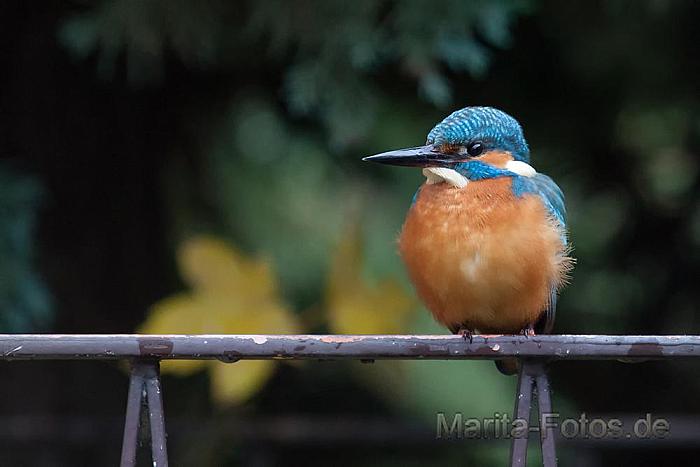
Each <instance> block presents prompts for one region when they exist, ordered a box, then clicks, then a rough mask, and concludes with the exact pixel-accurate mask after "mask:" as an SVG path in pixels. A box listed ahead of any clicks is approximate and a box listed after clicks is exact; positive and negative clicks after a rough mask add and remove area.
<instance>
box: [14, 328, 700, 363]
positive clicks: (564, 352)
mask: <svg viewBox="0 0 700 467" xmlns="http://www.w3.org/2000/svg"><path fill="white" fill-rule="evenodd" d="M506 357H520V358H527V357H531V358H549V359H560V360H606V359H607V360H623V361H627V360H630V361H631V360H649V359H667V358H688V357H700V336H600V335H595V336H594V335H542V336H534V337H526V336H520V335H517V336H512V335H475V336H473V338H472V339H471V342H470V341H468V340H465V339H463V338H462V337H460V336H449V335H362V336H351V335H139V334H110V335H107V334H0V360H117V359H134V358H154V359H159V360H160V359H180V360H182V359H185V360H192V359H203V360H213V359H217V360H221V361H224V362H235V361H238V360H264V359H307V360H308V359H311V360H314V359H322V360H326V359H328V360H335V359H357V360H375V359H434V360H468V359H487V360H496V359H502V358H506Z"/></svg>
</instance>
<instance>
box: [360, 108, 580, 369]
mask: <svg viewBox="0 0 700 467" xmlns="http://www.w3.org/2000/svg"><path fill="white" fill-rule="evenodd" d="M363 160H366V161H372V162H380V163H383V164H392V165H399V166H409V167H420V168H422V170H423V175H424V176H425V177H426V180H425V183H423V185H421V186H420V188H419V189H418V191H417V192H416V194H415V195H414V197H413V202H412V204H411V207H410V208H409V211H408V214H407V216H406V220H405V222H404V224H403V228H402V230H401V234H400V236H399V252H400V255H401V257H402V259H403V262H404V263H405V265H406V269H407V271H408V275H409V278H410V280H411V282H412V283H413V285H414V287H415V289H416V291H417V293H418V296H419V297H420V298H421V300H422V301H423V302H424V304H425V305H426V307H427V308H428V309H429V310H430V311H431V313H432V314H433V316H434V318H435V319H436V320H437V321H438V322H440V323H441V324H443V325H445V326H446V327H447V328H448V329H449V330H450V331H452V332H453V333H455V334H458V333H459V334H462V335H463V336H465V339H466V338H468V339H470V340H471V339H472V335H473V334H478V333H498V334H516V333H523V334H525V335H526V336H532V335H535V334H536V333H550V332H551V331H552V327H553V325H554V317H555V312H556V305H557V297H558V293H559V290H560V289H561V287H562V286H563V285H564V284H565V283H566V281H567V278H568V273H569V271H570V270H571V268H572V264H573V260H572V259H571V258H570V257H569V251H570V247H569V243H568V240H567V230H566V210H565V207H564V195H563V193H562V191H561V189H560V188H559V186H557V184H556V183H555V182H554V181H553V180H552V179H551V178H550V177H548V176H547V175H544V174H541V173H538V172H537V171H536V170H535V169H534V168H533V167H532V166H531V165H530V164H529V162H530V150H529V148H528V145H527V142H526V141H525V137H524V135H523V130H522V128H521V126H520V124H519V123H518V121H517V120H516V119H515V118H513V117H511V116H510V115H508V114H507V113H505V112H503V111H501V110H498V109H495V108H492V107H466V108H463V109H461V110H457V111H456V112H453V113H452V114H451V115H449V116H448V117H446V118H445V119H444V120H442V121H441V122H440V123H438V124H437V125H436V126H435V127H434V128H433V129H432V130H431V131H430V133H429V134H428V138H427V141H426V144H425V145H424V146H418V147H412V148H407V149H399V150H396V151H389V152H384V153H381V154H377V155H374V156H369V157H365V158H364V159H363ZM496 364H497V366H498V367H499V369H500V370H501V371H502V372H504V373H506V374H513V373H514V372H515V371H517V366H515V364H514V361H513V360H510V361H497V362H496Z"/></svg>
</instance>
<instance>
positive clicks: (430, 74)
mask: <svg viewBox="0 0 700 467" xmlns="http://www.w3.org/2000/svg"><path fill="white" fill-rule="evenodd" d="M699 13H700V3H699V2H697V1H683V0H677V1H665V0H645V1H619V0H618V1H609V2H602V1H599V2H596V1H573V2H558V1H537V0H529V1H469V2H467V1H461V0H454V1H444V0H434V1H422V0H404V1H388V0H356V1H353V2H343V1H334V0H331V1H314V0H305V1H304V0H296V1H238V2H226V1H223V0H207V1H204V0H203V1H187V0H172V1H169V0H141V1H137V0H105V1H95V2H90V1H46V2H25V1H21V0H19V1H13V0H5V1H3V2H0V60H1V63H2V73H1V74H0V157H1V158H2V159H1V160H0V331H1V332H55V333H131V332H135V331H140V332H182V333H199V332H212V333H219V332H220V333H227V332H230V333H296V332H304V333H441V332H444V331H443V330H441V329H440V328H439V327H438V326H437V325H435V324H434V323H433V322H432V320H431V318H430V317H429V316H428V314H427V313H425V312H424V311H423V310H422V309H421V307H420V305H419V304H418V303H417V301H416V299H415V297H414V295H413V292H412V291H411V288H410V285H409V284H408V282H407V280H406V277H405V275H404V272H403V269H402V266H401V263H400V260H399V258H398V256H397V254H396V248H395V243H394V242H395V238H396V235H397V233H398V231H399V229H400V226H401V222H402V219H403V216H404V214H405V212H406V209H407V207H408V206H409V203H410V199H411V196H412V194H413V192H414V191H415V189H416V187H417V186H418V185H419V184H420V183H421V176H420V173H419V171H416V170H409V169H400V168H392V167H379V166H374V165H370V164H365V163H362V162H361V160H360V159H361V157H362V156H364V155H368V154H373V153H376V152H381V151H384V150H388V149H391V148H398V147H406V146H413V145H417V144H421V143H422V142H423V141H424V139H425V136H426V134H427V132H428V131H429V129H430V128H431V127H432V125H433V124H434V123H435V122H437V121H439V120H440V119H441V118H443V117H444V116H445V115H446V114H447V113H449V112H451V111H453V110H455V109H458V108H461V107H464V106H466V105H491V106H495V107H499V108H501V109H503V110H505V111H507V112H509V113H511V114H512V115H514V116H515V117H516V118H518V119H519V120H520V122H521V123H522V125H523V126H524V128H525V131H526V137H527V138H528V141H529V143H530V146H531V149H532V158H533V165H535V166H536V167H537V168H538V170H539V171H541V172H546V173H548V174H550V175H551V176H553V178H554V179H555V180H557V181H558V182H559V184H560V185H561V186H562V188H563V190H564V192H565V193H566V196H567V204H568V209H569V213H570V214H569V216H570V230H571V237H572V241H573V244H574V247H575V252H574V255H575V257H576V258H577V260H578V263H577V266H576V269H575V271H574V273H573V279H572V282H571V285H570V286H569V287H568V288H567V289H566V290H565V292H564V293H563V295H562V297H561V300H560V306H559V313H558V321H557V331H558V332H561V333H581V334H585V333H592V334H597V333H611V334H643V333H659V334H675V333H680V334H683V333H689V334H690V333H692V334H699V333H700V318H699V317H698V316H697V313H696V310H697V303H698V299H699V296H698V278H699V277H700V181H699V178H698V176H699V170H700V158H699V154H700V102H699V97H700V93H699V92H698V91H699V89H698V83H700V66H699V65H700V63H699V62H700V59H699V57H700V56H699V55H698V47H697V44H699V43H700V29H699V28H698V27H697V26H698V21H699V20H700V15H699ZM163 371H164V373H165V376H164V396H165V407H166V415H167V420H166V421H167V424H168V430H169V435H170V437H169V440H170V441H169V442H170V445H169V448H170V454H171V461H172V464H173V465H193V466H194V465H212V466H214V465H216V466H218V465H250V466H268V465H300V464H302V463H303V464H304V465H365V464H366V465H386V466H390V465H450V464H456V463H460V464H467V465H503V463H504V460H505V459H506V458H507V454H508V442H507V441H457V442H447V441H435V439H434V435H435V423H436V413H437V412H444V413H446V414H447V415H448V416H450V414H453V413H455V412H461V413H463V414H464V416H465V417H470V416H488V415H493V413H494V412H510V411H511V410H512V406H513V391H514V384H515V380H514V378H507V377H503V376H501V375H499V374H498V373H497V372H496V371H495V369H494V368H493V365H492V363H491V362H377V363H374V364H369V363H368V364H361V363H356V364H354V363H330V362H305V363H303V364H280V365H273V364H272V363H266V362H262V363H261V362H239V363H235V364H228V365H227V364H224V363H219V362H210V363H181V364H170V365H167V364H166V365H164V368H163ZM551 378H552V384H553V387H554V397H555V399H554V404H555V407H556V408H558V409H559V411H560V412H561V413H562V416H573V417H578V415H579V414H580V412H586V413H588V414H623V415H624V416H632V417H639V416H644V415H645V414H646V413H648V412H650V413H652V414H653V416H654V417H656V416H657V415H658V416H661V415H666V416H668V417H669V418H670V421H671V433H672V434H674V433H675V434H682V433H681V432H682V431H683V430H686V431H688V430H691V429H696V430H697V427H698V426H699V424H700V400H699V399H698V397H697V394H698V393H699V392H700V371H699V370H698V366H697V363H694V362H655V363H654V362H650V363H641V364H636V365H629V364H623V363H617V362H565V363H557V364H554V365H553V366H552V372H551ZM0 381H2V385H1V388H2V389H1V390H0V394H1V395H2V397H0V453H1V455H0V464H2V465H13V466H16V465H38V466H63V465H66V466H67V465H71V466H75V465H115V464H116V463H117V462H118V457H119V446H120V442H121V430H122V423H123V421H122V420H123V419H122V417H123V413H124V408H125V397H126V389H127V375H126V372H125V368H124V366H123V365H119V364H117V363H104V362H102V363H100V362H21V363H3V364H2V365H0ZM674 417H675V418H674ZM674 420H675V422H674ZM693 427H695V428H693ZM674 429H675V430H677V431H674ZM686 438H687V437H686ZM699 439H700V438H699ZM699 451H700V445H699V444H698V442H697V441H695V442H693V441H691V440H689V439H682V437H681V439H680V440H676V441H673V440H667V441H666V442H658V443H653V442H646V443H645V442H634V441H630V440H623V441H621V442H619V443H617V444H610V443H602V442H591V441H589V442H585V441H577V442H570V443H567V444H562V445H561V447H560V458H561V460H562V464H566V465H582V466H583V465H586V466H597V465H612V464H613V463H615V464H622V465H637V466H642V465H654V466H657V465H692V464H693V463H695V460H696V459H697V455H698V454H699ZM533 458H536V456H535V457H533ZM140 461H142V462H143V463H144V465H146V464H148V463H149V462H150V460H149V455H148V452H147V451H144V452H142V453H140Z"/></svg>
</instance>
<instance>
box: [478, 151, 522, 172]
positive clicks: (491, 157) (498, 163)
mask: <svg viewBox="0 0 700 467" xmlns="http://www.w3.org/2000/svg"><path fill="white" fill-rule="evenodd" d="M474 160H477V161H481V162H485V163H486V164H489V165H492V166H494V167H498V168H500V169H504V168H505V167H506V164H507V163H508V162H510V161H512V160H513V156H511V155H510V153H507V152H502V151H489V152H487V153H486V154H484V155H481V156H479V157H475V158H474Z"/></svg>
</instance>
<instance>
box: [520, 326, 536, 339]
mask: <svg viewBox="0 0 700 467" xmlns="http://www.w3.org/2000/svg"><path fill="white" fill-rule="evenodd" d="M520 334H522V335H523V336H525V337H535V325H534V324H532V323H530V324H528V325H527V326H525V327H524V328H522V329H521V330H520Z"/></svg>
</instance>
